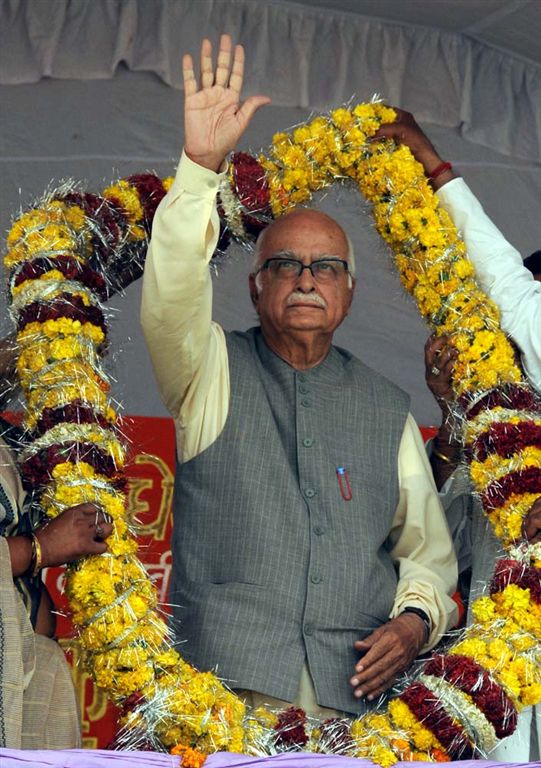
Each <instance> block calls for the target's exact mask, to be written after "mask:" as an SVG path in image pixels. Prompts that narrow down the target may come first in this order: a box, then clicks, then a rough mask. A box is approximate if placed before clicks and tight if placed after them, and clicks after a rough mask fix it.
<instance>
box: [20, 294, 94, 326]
mask: <svg viewBox="0 0 541 768" xmlns="http://www.w3.org/2000/svg"><path fill="white" fill-rule="evenodd" d="M61 317H67V318H69V319H70V320H79V321H80V322H81V323H91V324H92V325H96V326H98V327H100V328H101V329H102V330H103V332H104V333H106V331H107V328H106V325H105V318H104V316H103V312H102V311H101V309H100V308H99V307H97V306H95V305H90V306H88V307H87V306H86V305H85V303H84V302H83V299H82V298H81V297H80V296H73V295H72V294H69V293H61V294H60V295H58V296H56V298H54V299H53V300H52V301H48V302H41V301H35V302H33V303H32V304H27V306H26V307H24V309H23V310H22V311H21V312H20V313H19V317H18V319H17V327H18V329H19V331H22V329H23V328H24V327H25V326H26V325H27V324H28V323H32V322H38V323H44V322H45V321H46V320H59V319H60V318H61Z"/></svg>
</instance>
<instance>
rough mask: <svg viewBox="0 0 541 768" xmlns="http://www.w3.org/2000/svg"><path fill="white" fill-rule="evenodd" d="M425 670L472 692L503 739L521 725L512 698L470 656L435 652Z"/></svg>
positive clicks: (426, 672)
mask: <svg viewBox="0 0 541 768" xmlns="http://www.w3.org/2000/svg"><path fill="white" fill-rule="evenodd" d="M423 671H424V673H425V674H427V675H434V677H441V678H443V679H444V680H446V681H447V682H448V683H450V684H451V685H453V686H454V687H455V688H458V689H459V690H460V691H463V692H464V693H467V694H469V695H470V696H471V698H472V700H473V702H474V704H475V705H476V707H477V708H478V709H479V710H480V711H481V712H482V713H483V714H484V716H485V717H486V718H487V720H488V721H489V722H490V723H492V725H493V726H494V730H495V731H496V735H497V736H498V738H499V739H503V738H505V737H506V736H509V735H510V734H511V733H513V731H514V730H515V728H516V725H517V711H516V709H515V706H514V704H513V702H512V701H511V699H510V698H509V697H508V696H507V694H506V693H505V691H504V690H503V688H501V687H500V686H499V685H498V684H497V683H496V682H495V681H494V680H493V679H492V678H491V677H490V675H489V673H488V672H487V670H486V669H484V668H483V667H482V666H480V665H479V664H477V662H475V661H474V660H473V659H470V658H469V657H468V656H460V655H455V654H451V655H449V656H443V655H442V654H435V655H434V656H433V657H432V658H431V659H429V661H428V662H427V664H426V666H425V668H424V670H423Z"/></svg>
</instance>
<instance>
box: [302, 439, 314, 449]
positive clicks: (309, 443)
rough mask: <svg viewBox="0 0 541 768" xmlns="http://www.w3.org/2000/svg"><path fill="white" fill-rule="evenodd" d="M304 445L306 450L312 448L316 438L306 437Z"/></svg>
mask: <svg viewBox="0 0 541 768" xmlns="http://www.w3.org/2000/svg"><path fill="white" fill-rule="evenodd" d="M302 444H303V445H304V447H305V448H311V447H312V446H313V444H314V438H313V437H305V438H304V440H303V441H302Z"/></svg>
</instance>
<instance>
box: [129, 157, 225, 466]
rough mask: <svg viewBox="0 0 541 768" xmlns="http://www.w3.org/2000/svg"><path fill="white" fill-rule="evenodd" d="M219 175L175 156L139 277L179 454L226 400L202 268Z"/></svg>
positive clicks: (196, 441) (186, 452)
mask: <svg viewBox="0 0 541 768" xmlns="http://www.w3.org/2000/svg"><path fill="white" fill-rule="evenodd" d="M221 178H222V175H221V174H216V173H213V172H212V171H209V170H208V169H206V168H203V167H201V166H199V165H196V164H195V163H193V162H192V161H191V160H190V159H189V158H188V157H186V155H184V154H183V155H182V157H181V160H180V163H179V167H178V170H177V174H176V178H175V181H174V182H173V185H172V187H171V189H170V190H169V192H168V193H167V195H166V196H165V198H164V199H163V200H162V201H161V203H160V205H159V206H158V209H157V211H156V214H155V216H154V221H153V226H152V238H151V241H150V245H149V249H148V255H147V259H146V264H145V272H144V277H143V300H142V307H141V323H142V326H143V332H144V334H145V338H146V342H147V345H148V349H149V353H150V357H151V360H152V364H153V367H154V372H155V374H156V378H157V381H158V386H159V389H160V393H161V395H162V399H163V401H164V402H165V404H166V406H167V408H168V409H169V411H170V412H171V414H172V416H173V417H174V418H175V421H176V427H177V449H178V453H179V459H180V460H181V461H186V460H188V459H189V458H192V457H193V456H194V455H196V454H197V453H199V452H200V451H201V450H203V449H204V448H205V447H207V446H208V445H210V443H212V442H213V441H214V440H215V439H216V437H217V436H218V434H219V432H220V431H221V429H222V427H223V424H224V423H225V416H226V415H227V408H228V405H229V377H228V368H227V349H226V346H225V339H224V334H223V331H222V329H221V328H220V327H219V326H218V325H217V324H216V323H213V322H212V319H211V318H212V281H211V277H210V270H209V262H210V259H211V256H212V254H213V252H214V249H215V247H216V243H217V240H218V235H219V220H218V214H217V211H216V194H217V191H218V186H219V184H220V181H221ZM224 410H225V414H224Z"/></svg>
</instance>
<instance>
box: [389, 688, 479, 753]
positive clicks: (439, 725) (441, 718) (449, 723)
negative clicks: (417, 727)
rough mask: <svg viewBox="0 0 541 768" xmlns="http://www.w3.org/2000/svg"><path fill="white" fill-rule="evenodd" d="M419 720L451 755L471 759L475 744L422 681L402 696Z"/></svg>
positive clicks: (407, 689) (474, 751)
mask: <svg viewBox="0 0 541 768" xmlns="http://www.w3.org/2000/svg"><path fill="white" fill-rule="evenodd" d="M400 698H401V699H402V701H404V702H405V703H406V704H407V705H408V707H409V708H410V709H411V711H412V712H413V714H414V715H415V717H416V718H417V720H419V722H420V723H422V724H423V725H424V726H425V728H428V729H429V730H430V731H432V733H433V734H434V736H435V737H436V738H437V739H438V741H439V742H441V744H442V745H443V746H444V747H445V749H446V750H447V752H448V753H449V756H450V757H453V758H455V759H458V758H460V759H462V760H470V759H472V758H473V757H474V755H475V754H476V749H475V746H474V745H473V744H472V743H471V741H470V740H469V739H468V738H467V736H466V734H465V733H464V731H463V729H462V728H461V727H460V726H459V725H457V724H456V723H455V722H454V721H453V720H452V719H451V718H450V717H449V715H448V714H447V712H446V711H445V708H444V707H443V704H442V703H441V701H440V700H439V699H438V697H437V696H436V695H435V694H434V693H432V691H429V690H428V688H427V687H426V686H425V685H423V684H422V683H420V682H415V683H412V685H410V686H409V687H408V688H406V690H405V691H404V692H403V693H402V695H401V696H400Z"/></svg>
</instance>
